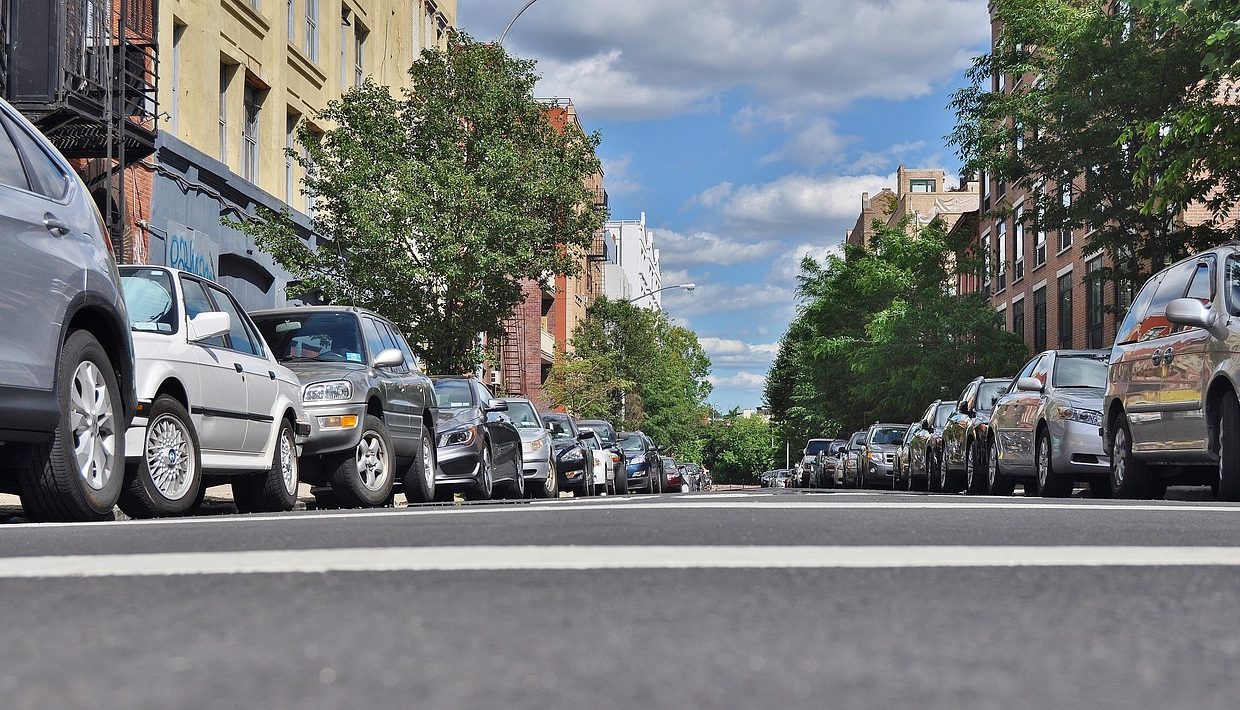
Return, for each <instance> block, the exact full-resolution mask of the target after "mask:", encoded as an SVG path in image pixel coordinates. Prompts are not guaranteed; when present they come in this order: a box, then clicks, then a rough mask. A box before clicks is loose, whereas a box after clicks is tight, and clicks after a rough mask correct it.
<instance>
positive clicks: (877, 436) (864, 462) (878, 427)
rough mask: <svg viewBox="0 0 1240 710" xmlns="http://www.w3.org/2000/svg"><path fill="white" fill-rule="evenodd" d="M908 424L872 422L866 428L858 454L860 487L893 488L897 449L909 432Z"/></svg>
mask: <svg viewBox="0 0 1240 710" xmlns="http://www.w3.org/2000/svg"><path fill="white" fill-rule="evenodd" d="M908 429H909V425H908V424H878V423H875V424H872V425H871V426H870V428H869V429H867V430H866V433H865V439H864V443H863V446H862V449H861V451H860V453H859V456H858V461H859V463H858V471H859V472H860V473H859V475H858V479H859V481H860V482H859V484H858V486H857V487H858V488H866V487H869V486H877V487H879V488H891V487H892V485H893V483H894V481H895V475H894V468H895V463H896V450H897V449H898V448H900V443H901V442H902V441H903V440H904V435H905V434H906V433H908Z"/></svg>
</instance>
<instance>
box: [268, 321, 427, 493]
mask: <svg viewBox="0 0 1240 710" xmlns="http://www.w3.org/2000/svg"><path fill="white" fill-rule="evenodd" d="M252 316H253V318H254V322H255V324H257V325H258V330H259V332H261V333H262V335H263V337H264V338H266V340H267V343H268V344H270V346H271V350H272V352H273V353H274V354H275V356H276V359H277V360H279V361H280V362H281V363H283V364H284V365H286V366H287V367H288V368H289V369H290V370H292V371H293V373H294V374H295V375H296V376H297V379H298V380H299V382H300V386H299V391H300V393H301V398H302V399H303V401H304V403H305V408H306V415H307V417H308V418H309V420H310V436H309V437H307V439H306V442H305V444H304V446H303V448H302V457H301V468H302V470H301V475H302V478H303V479H305V480H306V481H307V482H309V483H311V484H313V485H315V486H317V487H318V488H316V489H315V495H316V497H317V498H318V499H319V502H320V505H322V506H328V505H331V506H344V507H374V506H379V505H386V504H387V503H388V502H389V501H390V500H391V498H392V491H393V489H394V486H395V484H396V482H397V480H398V479H399V480H400V481H401V482H402V483H403V487H404V491H405V497H406V498H407V499H408V500H409V502H412V503H421V502H427V501H430V500H434V497H435V467H436V451H435V428H436V419H437V417H438V405H437V404H436V401H435V389H434V386H433V385H432V383H431V380H430V378H429V377H427V376H426V375H424V374H422V371H421V369H420V368H419V367H418V359H417V357H415V356H414V354H413V351H412V350H410V348H409V344H408V342H406V340H405V338H404V336H403V335H402V334H401V332H400V329H399V328H397V327H396V325H395V324H394V323H392V322H391V321H389V320H387V319H385V318H383V317H381V316H379V315H377V314H375V313H372V312H370V311H367V310H364V309H361V308H351V307H342V306H316V307H299V308H277V309H270V310H261V311H255V312H254V313H253V314H252ZM328 487H330V488H328Z"/></svg>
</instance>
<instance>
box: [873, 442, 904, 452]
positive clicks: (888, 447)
mask: <svg viewBox="0 0 1240 710" xmlns="http://www.w3.org/2000/svg"><path fill="white" fill-rule="evenodd" d="M899 448H900V445H899V444H872V445H871V446H870V450H871V451H882V452H884V453H895V452H896V450H897V449H899Z"/></svg>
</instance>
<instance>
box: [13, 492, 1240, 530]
mask: <svg viewBox="0 0 1240 710" xmlns="http://www.w3.org/2000/svg"><path fill="white" fill-rule="evenodd" d="M746 497H747V498H749V500H701V499H700V498H698V497H697V496H686V497H683V498H676V499H655V500H649V501H639V500H634V499H624V498H617V499H613V501H614V502H607V501H588V502H586V501H583V503H584V504H575V503H572V502H570V501H563V502H555V501H550V502H545V503H518V504H504V505H460V506H430V507H426V508H398V509H379V510H355V511H334V512H329V513H302V514H297V515H271V514H265V515H205V516H197V517H188V518H163V519H158V520H128V521H124V522H123V523H114V525H116V524H119V525H126V526H128V525H201V524H242V523H269V522H284V523H299V522H301V523H308V522H316V521H324V520H350V519H355V518H388V517H405V516H414V517H417V516H435V515H497V514H504V513H522V512H540V513H571V512H581V511H583V510H587V509H588V510H591V511H596V510H665V511H682V510H798V511H814V510H943V511H958V510H1002V511H1037V510H1072V511H1087V512H1113V513H1130V512H1162V513H1231V514H1240V506H1236V505H1195V504H1192V503H1187V504H1176V503H1171V504H1169V505H1154V504H1150V503H1118V504H1101V503H1084V502H1081V503H1067V502H1065V503H1018V502H1015V501H1014V500H1013V499H1011V498H999V497H989V498H980V497H979V498H973V499H963V498H962V499H959V500H951V499H947V498H934V497H919V498H898V499H892V497H891V496H886V495H877V496H875V498H873V499H867V500H806V499H803V498H799V499H794V500H790V501H778V500H771V499H770V497H763V496H746ZM878 498H885V499H886V500H878ZM1005 501H1009V502H1005ZM100 525H101V524H100V523H11V524H7V525H3V524H0V536H2V535H3V534H4V532H5V531H6V530H17V529H24V528H25V529H52V528H66V527H88V528H98V527H99V526H100ZM103 525H107V524H106V523H104V524H103Z"/></svg>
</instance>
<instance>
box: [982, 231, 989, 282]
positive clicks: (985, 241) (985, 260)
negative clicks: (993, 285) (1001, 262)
mask: <svg viewBox="0 0 1240 710" xmlns="http://www.w3.org/2000/svg"><path fill="white" fill-rule="evenodd" d="M990 259H991V254H990V232H987V233H986V234H984V235H983V236H982V293H984V294H987V295H989V294H990Z"/></svg>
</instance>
